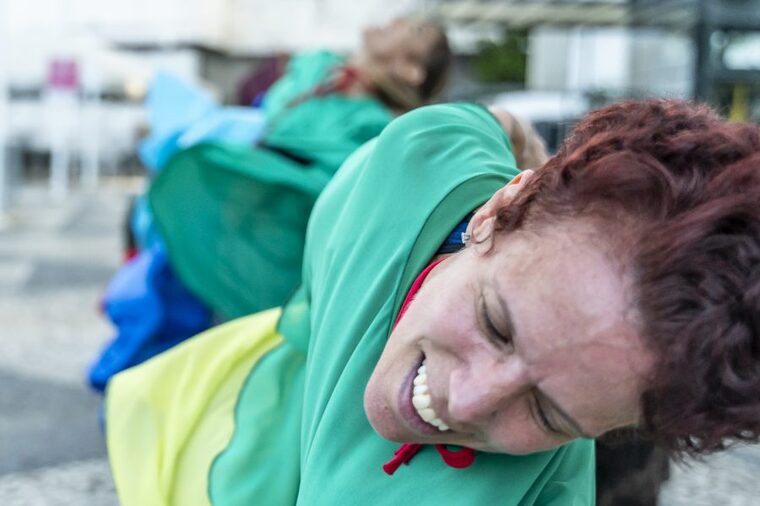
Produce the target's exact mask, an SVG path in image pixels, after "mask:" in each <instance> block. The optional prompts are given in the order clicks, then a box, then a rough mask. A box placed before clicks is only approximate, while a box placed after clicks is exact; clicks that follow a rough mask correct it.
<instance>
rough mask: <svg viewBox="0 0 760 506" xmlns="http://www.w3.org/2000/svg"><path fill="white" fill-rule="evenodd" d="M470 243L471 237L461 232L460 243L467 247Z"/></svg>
mask: <svg viewBox="0 0 760 506" xmlns="http://www.w3.org/2000/svg"><path fill="white" fill-rule="evenodd" d="M470 241H472V236H471V235H470V234H468V233H467V232H462V243H463V244H464V245H465V246H469V245H470Z"/></svg>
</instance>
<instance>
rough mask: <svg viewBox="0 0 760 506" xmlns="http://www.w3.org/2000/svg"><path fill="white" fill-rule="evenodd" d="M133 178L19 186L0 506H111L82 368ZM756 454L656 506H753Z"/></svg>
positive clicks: (722, 464) (7, 310)
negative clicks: (68, 191) (92, 184)
mask: <svg viewBox="0 0 760 506" xmlns="http://www.w3.org/2000/svg"><path fill="white" fill-rule="evenodd" d="M136 187H137V186H136V185H135V184H134V182H125V181H121V182H118V183H117V182H110V183H108V184H106V185H104V186H103V187H102V188H101V190H100V191H99V192H98V193H97V194H92V193H90V194H85V193H77V194H74V195H72V196H71V197H70V198H69V199H68V201H67V202H66V203H65V205H61V204H54V203H51V202H50V200H49V199H48V198H47V194H46V192H45V191H44V189H43V188H30V189H26V190H25V191H23V192H22V193H21V195H20V199H19V201H18V204H17V206H16V209H15V211H14V213H13V214H12V216H11V217H10V220H8V222H7V223H6V226H5V228H4V229H2V230H0V326H1V327H2V329H3V335H2V338H0V506H15V505H24V506H58V505H60V506H64V505H65V506H77V505H86V506H113V505H116V504H117V503H118V502H117V500H116V497H115V493H114V490H113V484H112V482H111V478H110V474H109V471H108V465H107V462H106V459H105V449H104V445H103V441H102V437H101V435H100V432H99V428H98V425H97V415H96V413H97V409H98V406H99V402H100V401H99V398H98V397H97V396H95V395H94V394H91V393H90V392H89V391H88V390H87V388H86V387H85V386H84V380H83V378H84V371H85V370H86V367H87V363H88V362H89V361H90V360H91V359H92V357H93V356H94V355H95V354H96V353H97V351H98V349H99V348H100V347H101V346H102V345H103V343H104V342H105V339H106V338H107V337H108V336H109V334H110V332H111V330H110V328H109V325H108V324H107V323H106V322H105V321H103V319H102V318H101V317H100V316H99V315H98V313H97V311H96V308H97V301H98V297H99V295H100V292H101V290H102V289H103V286H104V285H105V283H106V281H107V280H108V278H109V277H110V275H111V273H112V272H113V270H114V269H115V268H116V266H117V264H118V260H119V255H120V249H121V244H120V240H121V238H120V220H121V219H122V217H123V213H124V209H125V207H126V204H127V198H128V195H129V194H130V193H132V192H134V191H135V189H136ZM759 478H760V448H746V447H745V448H740V449H737V450H735V451H733V452H730V453H727V454H724V455H722V456H719V457H715V458H712V459H709V460H708V461H707V462H705V463H702V464H695V465H692V466H691V467H690V468H688V469H684V468H679V467H677V468H674V472H673V478H672V479H671V481H670V482H669V483H668V485H667V486H666V489H665V490H664V491H663V494H662V497H661V500H660V505H661V506H718V505H720V506H723V505H727V506H745V505H746V506H751V505H752V506H754V505H760V479H759Z"/></svg>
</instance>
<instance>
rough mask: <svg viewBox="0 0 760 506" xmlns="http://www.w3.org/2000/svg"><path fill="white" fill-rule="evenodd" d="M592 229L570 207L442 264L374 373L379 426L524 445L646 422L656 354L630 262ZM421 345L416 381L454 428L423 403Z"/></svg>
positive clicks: (507, 449) (481, 445)
mask: <svg viewBox="0 0 760 506" xmlns="http://www.w3.org/2000/svg"><path fill="white" fill-rule="evenodd" d="M595 237H598V236H596V234H592V231H591V227H590V226H588V225H586V224H584V223H579V222H577V221H576V222H571V221H566V222H565V223H561V224H558V225H553V226H551V227H545V228H542V229H541V230H540V231H539V232H537V233H531V232H527V231H517V232H512V233H509V234H506V233H505V234H500V235H498V236H496V239H495V242H494V245H493V248H492V250H491V251H490V252H483V251H481V250H480V248H479V247H478V246H474V247H468V248H466V249H465V250H464V251H462V252H460V253H458V254H456V255H453V256H452V257H450V258H448V259H447V260H445V261H444V262H443V263H442V264H440V265H439V266H437V267H436V268H435V269H434V270H433V271H432V272H431V274H430V275H429V277H428V278H427V280H426V281H425V283H424V284H423V286H422V288H421V289H420V291H419V292H418V294H417V296H416V297H415V299H414V301H413V302H412V304H411V305H410V306H409V308H408V310H407V312H406V314H405V315H404V317H403V318H402V320H401V321H400V322H399V324H398V325H397V327H396V328H395V329H394V331H393V332H392V334H391V336H390V338H389V340H388V343H387V344H386V347H385V350H384V351H383V354H382V356H381V359H380V361H379V362H378V364H377V367H376V369H375V371H374V373H373V375H372V377H371V379H370V382H369V385H368V386H367V390H366V392H365V409H366V412H367V414H368V416H369V419H370V422H371V423H372V425H373V427H374V428H375V429H376V430H377V431H378V432H379V433H380V434H381V435H382V436H384V437H386V438H388V439H392V440H396V441H400V442H417V443H444V444H458V445H463V446H468V447H471V448H475V449H479V450H483V451H491V452H503V453H511V454H524V453H531V452H536V451H540V450H545V449H549V448H552V447H555V446H558V445H560V444H562V443H563V442H566V441H568V440H571V439H574V438H576V437H584V436H591V437H593V436H597V435H600V434H602V433H604V432H606V431H608V430H610V429H613V428H617V427H621V426H625V425H629V424H633V423H635V422H637V420H638V419H639V417H640V412H639V395H640V385H641V379H642V377H643V375H644V374H645V372H646V371H647V368H648V364H649V355H648V354H647V352H646V350H645V349H644V348H643V346H642V345H641V343H640V340H639V339H638V337H637V334H636V332H635V328H634V324H633V322H631V321H630V320H631V318H632V316H631V315H630V314H629V308H630V304H629V301H628V300H626V294H627V289H626V286H625V279H624V277H623V275H622V273H621V272H620V268H619V266H618V265H617V263H616V262H614V261H612V260H611V259H610V258H608V256H607V255H606V254H605V252H604V250H603V249H600V248H599V243H600V240H599V239H598V238H596V239H595ZM423 359H424V361H425V367H426V381H423V382H419V381H418V383H424V384H425V385H426V387H427V388H423V389H422V390H427V395H428V397H429V399H430V407H429V408H430V409H432V410H433V412H434V413H435V417H436V418H438V419H439V420H440V421H442V422H443V423H444V424H445V425H447V426H448V427H449V430H447V431H439V430H438V429H436V428H435V427H433V426H432V425H431V424H430V423H426V422H425V421H423V420H422V418H421V417H420V416H419V415H420V410H419V409H417V408H415V407H413V403H412V400H411V398H412V396H413V390H412V388H413V386H412V385H411V383H412V379H414V378H415V377H416V376H417V375H418V373H417V368H418V367H419V366H420V363H421V362H422V361H423ZM423 398H424V395H423ZM436 423H437V422H436Z"/></svg>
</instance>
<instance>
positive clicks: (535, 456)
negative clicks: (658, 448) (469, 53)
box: [107, 101, 760, 505]
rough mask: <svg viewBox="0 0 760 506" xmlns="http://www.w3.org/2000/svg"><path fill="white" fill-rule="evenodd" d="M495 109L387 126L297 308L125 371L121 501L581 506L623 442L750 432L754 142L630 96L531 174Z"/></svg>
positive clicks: (319, 216)
mask: <svg viewBox="0 0 760 506" xmlns="http://www.w3.org/2000/svg"><path fill="white" fill-rule="evenodd" d="M500 119H502V118H498V119H497V118H496V117H495V116H494V115H492V114H490V113H489V112H488V111H486V110H485V109H484V108H482V107H479V106H475V105H468V104H452V105H439V106H432V107H426V108H421V109H419V110H417V111H413V112H411V113H409V114H407V115H404V116H402V117H401V118H399V119H398V120H396V121H394V122H393V123H392V124H391V125H390V126H389V127H388V128H387V129H385V130H384V131H383V133H382V134H381V135H380V136H379V137H378V138H377V140H375V141H373V142H370V143H368V144H366V145H365V146H363V147H362V148H361V149H359V150H358V151H357V152H356V153H354V155H353V156H352V157H351V158H349V159H348V160H347V161H346V163H345V164H344V165H343V166H342V169H341V170H340V171H339V172H338V173H337V175H336V177H335V178H334V179H333V180H332V181H331V183H330V185H329V186H328V188H327V189H326V191H325V192H324V193H323V194H322V195H321V197H320V199H319V201H318V202H317V204H316V207H315V210H314V213H313V214H312V219H311V221H310V225H309V230H308V232H307V244H306V251H305V255H304V265H303V272H304V278H303V283H302V285H301V288H300V289H299V290H298V291H297V292H296V293H295V294H294V296H293V297H292V298H291V299H290V300H289V301H288V303H287V304H286V305H285V306H284V307H283V308H282V309H279V308H277V309H272V310H269V311H264V312H261V313H257V314H254V315H251V316H249V317H246V318H240V319H237V320H235V321H233V322H230V323H228V324H226V325H223V326H220V327H218V328H216V329H213V330H211V331H209V332H207V333H204V334H202V335H200V336H198V337H197V338H195V339H193V340H191V341H189V342H187V343H184V344H183V345H182V346H180V347H177V348H175V349H174V350H172V351H170V352H168V353H166V354H163V355H161V356H159V357H156V358H155V359H154V360H152V361H150V362H148V363H146V364H144V365H142V366H140V367H137V368H134V369H132V370H130V371H126V372H124V373H122V374H120V375H119V376H117V377H116V378H115V380H114V381H113V383H112V385H111V387H110V390H109V395H108V397H107V406H108V410H107V411H108V417H107V421H108V431H107V435H108V448H109V455H110V459H111V463H112V468H113V471H114V477H115V482H116V487H117V489H118V491H119V494H120V495H121V497H122V500H123V504H125V505H131V504H183V505H186V504H208V503H215V504H250V503H252V502H256V501H258V502H260V503H262V504H295V503H299V504H309V505H315V504H316V505H318V504H343V503H346V502H350V503H355V504H431V505H439V504H515V505H518V504H538V505H545V504H546V505H548V504H556V505H565V504H584V505H585V504H593V503H594V496H595V491H594V466H593V462H594V459H593V455H594V453H593V452H594V450H593V441H592V439H593V438H596V437H600V436H602V435H603V434H606V433H609V432H610V431H613V430H617V429H622V428H631V427H632V428H636V429H637V430H639V431H641V432H642V433H644V434H646V435H647V436H648V437H650V438H652V439H653V440H655V441H657V442H659V443H660V444H661V445H662V447H663V448H665V449H667V450H668V451H669V452H671V453H672V454H675V455H679V456H685V455H704V454H707V453H710V452H714V451H718V450H721V449H723V448H725V447H726V446H727V445H728V444H730V443H732V442H737V441H739V442H742V441H747V442H756V441H758V439H760V403H759V402H758V398H757V390H758V388H759V386H760V375H759V374H758V363H760V353H758V350H759V349H760V344H759V343H760V326H759V323H758V322H760V319H759V318H758V314H760V292H758V289H757V288H758V283H760V279H759V278H758V265H760V210H759V209H758V206H757V202H758V201H760V130H759V129H758V127H757V126H752V125H737V124H728V123H726V122H724V121H722V120H721V119H720V118H719V117H718V116H717V115H715V114H714V113H713V112H712V111H711V110H709V109H708V108H706V107H704V106H700V105H695V104H690V103H685V102H678V101H643V102H627V103H621V104H615V105H612V106H609V107H606V108H604V109H601V110H599V111H596V112H594V113H592V114H590V115H589V116H588V117H587V118H586V119H584V120H583V121H582V122H581V123H580V124H579V125H578V126H577V127H576V128H575V130H574V132H573V133H572V135H571V136H570V137H569V139H568V140H567V141H566V142H565V144H564V145H563V147H562V148H561V149H560V151H559V153H557V154H556V155H555V156H553V157H552V158H551V159H549V161H548V162H547V163H545V164H543V165H542V166H541V167H540V168H538V169H537V170H536V171H535V172H532V171H524V172H519V170H518V168H517V163H516V160H515V156H514V153H513V151H514V146H513V145H512V143H511V142H510V138H509V136H507V135H506V134H505V132H504V126H503V121H499V120H500ZM394 442H395V443H394ZM399 444H400V446H399ZM403 464H407V465H406V466H404V465H403ZM383 471H384V472H385V474H384V473H383ZM386 474H391V475H393V477H392V478H390V477H388V476H386Z"/></svg>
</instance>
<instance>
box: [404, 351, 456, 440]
mask: <svg viewBox="0 0 760 506" xmlns="http://www.w3.org/2000/svg"><path fill="white" fill-rule="evenodd" d="M430 401H431V399H430V393H429V392H428V386H427V368H426V367H425V362H422V365H421V366H420V368H419V369H417V376H416V377H415V378H414V392H413V393H412V404H414V409H416V410H417V414H419V415H420V418H422V419H423V420H425V421H426V422H427V423H429V424H430V425H433V426H435V427H437V428H438V430H440V431H445V430H449V426H448V425H446V424H445V423H443V420H441V419H440V418H438V414H437V413H436V412H435V410H434V409H433V408H432V407H431V406H430Z"/></svg>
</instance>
